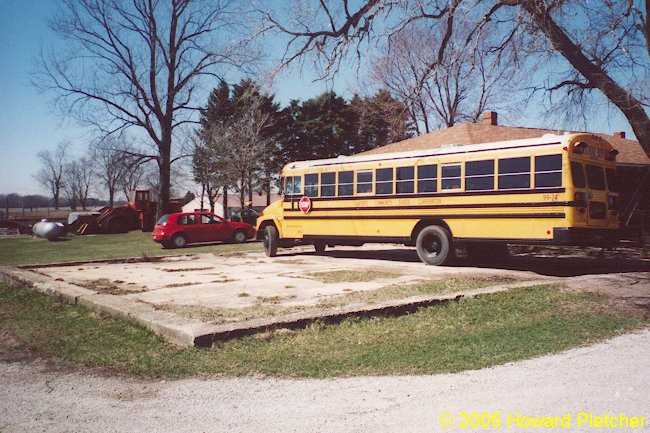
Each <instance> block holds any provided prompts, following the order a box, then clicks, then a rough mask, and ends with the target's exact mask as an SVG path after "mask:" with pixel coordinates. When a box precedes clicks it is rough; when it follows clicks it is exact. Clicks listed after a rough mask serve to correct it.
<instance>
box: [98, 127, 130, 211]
mask: <svg viewBox="0 0 650 433" xmlns="http://www.w3.org/2000/svg"><path fill="white" fill-rule="evenodd" d="M132 147H133V145H132V144H131V143H130V142H129V141H128V139H126V138H122V137H120V138H117V137H106V138H105V139H104V140H102V141H101V142H100V143H99V144H96V145H94V150H93V157H94V160H95V162H96V170H97V176H98V177H99V179H100V180H101V182H102V184H103V186H104V187H105V188H106V191H107V192H108V205H109V206H111V207H113V203H114V202H115V194H116V193H117V191H118V189H119V188H120V185H121V183H122V181H123V179H124V176H126V174H127V173H128V172H129V170H130V163H129V156H130V153H127V152H129V150H130V149H131V148H132Z"/></svg>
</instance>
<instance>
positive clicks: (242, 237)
mask: <svg viewBox="0 0 650 433" xmlns="http://www.w3.org/2000/svg"><path fill="white" fill-rule="evenodd" d="M232 241H233V242H234V243H236V244H241V243H244V242H246V233H244V232H243V231H242V230H237V231H236V232H235V233H233V234H232Z"/></svg>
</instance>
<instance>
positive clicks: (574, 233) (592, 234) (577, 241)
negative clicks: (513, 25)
mask: <svg viewBox="0 0 650 433" xmlns="http://www.w3.org/2000/svg"><path fill="white" fill-rule="evenodd" d="M619 239H620V236H619V231H618V230H617V229H598V228H580V227H568V228H566V227H556V228H554V229H553V244H554V245H575V246H600V247H613V246H615V245H616V244H618V241H619Z"/></svg>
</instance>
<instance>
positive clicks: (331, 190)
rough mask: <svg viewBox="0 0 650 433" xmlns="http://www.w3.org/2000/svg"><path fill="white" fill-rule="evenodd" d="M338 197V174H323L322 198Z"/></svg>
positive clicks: (321, 183) (321, 184) (321, 180)
mask: <svg viewBox="0 0 650 433" xmlns="http://www.w3.org/2000/svg"><path fill="white" fill-rule="evenodd" d="M335 195H336V173H332V172H330V173H321V175H320V196H321V197H334V196H335Z"/></svg>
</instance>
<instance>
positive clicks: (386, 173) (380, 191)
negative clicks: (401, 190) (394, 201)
mask: <svg viewBox="0 0 650 433" xmlns="http://www.w3.org/2000/svg"><path fill="white" fill-rule="evenodd" d="M392 193H393V169H392V168H378V169H377V172H376V174H375V194H377V195H390V194H392Z"/></svg>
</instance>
